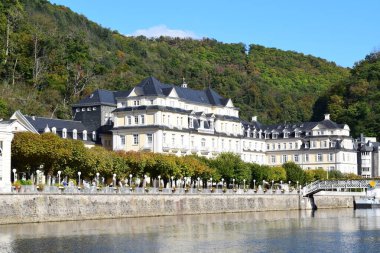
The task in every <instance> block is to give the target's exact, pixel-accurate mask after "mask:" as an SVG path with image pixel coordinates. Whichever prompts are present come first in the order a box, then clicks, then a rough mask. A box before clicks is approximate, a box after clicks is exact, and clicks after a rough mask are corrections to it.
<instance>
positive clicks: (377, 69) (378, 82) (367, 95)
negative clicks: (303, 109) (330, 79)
mask: <svg viewBox="0 0 380 253" xmlns="http://www.w3.org/2000/svg"><path fill="white" fill-rule="evenodd" d="M319 101H322V103H321V105H320V107H321V108H323V107H327V108H326V110H328V111H329V112H331V114H332V117H333V119H334V120H336V121H338V122H345V123H347V124H348V125H349V126H350V127H351V133H352V134H353V135H354V136H359V135H360V134H361V133H364V134H365V135H366V136H376V137H377V139H378V140H379V139H380V103H379V101H380V52H374V53H371V54H369V55H368V56H367V57H366V58H365V59H364V60H362V61H360V62H358V63H356V64H355V66H354V67H353V69H352V70H351V76H350V77H349V78H347V79H346V80H344V81H343V82H338V83H336V84H335V85H333V86H332V87H331V89H330V90H329V91H328V92H327V94H326V95H325V96H324V97H322V98H321V99H320V100H319ZM323 103H324V104H323ZM317 104H318V103H317Z"/></svg>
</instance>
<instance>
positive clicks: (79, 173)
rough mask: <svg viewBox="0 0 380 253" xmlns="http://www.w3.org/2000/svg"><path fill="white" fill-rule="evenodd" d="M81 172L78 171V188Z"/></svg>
mask: <svg viewBox="0 0 380 253" xmlns="http://www.w3.org/2000/svg"><path fill="white" fill-rule="evenodd" d="M81 174H82V172H80V171H78V189H80V175H81Z"/></svg>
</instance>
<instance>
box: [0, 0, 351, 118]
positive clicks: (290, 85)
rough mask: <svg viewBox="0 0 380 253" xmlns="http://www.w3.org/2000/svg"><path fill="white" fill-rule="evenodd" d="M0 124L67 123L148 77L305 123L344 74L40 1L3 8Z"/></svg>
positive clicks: (284, 54) (322, 64)
mask: <svg viewBox="0 0 380 253" xmlns="http://www.w3.org/2000/svg"><path fill="white" fill-rule="evenodd" d="M0 51H1V53H0V80H1V83H0V91H1V94H2V95H1V98H0V117H6V116H9V115H10V114H11V113H12V112H13V111H14V110H16V109H21V110H22V111H23V112H24V113H27V114H37V115H45V116H54V117H59V118H70V117H71V115H70V104H71V103H73V102H76V101H78V100H79V99H80V98H82V97H83V96H85V95H87V94H89V93H90V92H92V91H93V90H94V89H96V88H104V89H113V90H121V89H128V88H130V87H132V86H134V85H135V84H137V83H138V82H140V81H141V80H142V79H143V78H146V77H147V76H155V77H156V78H158V79H159V80H160V81H162V82H166V83H172V84H180V83H181V82H182V77H185V78H186V81H187V83H188V84H189V87H191V88H196V89H202V88H205V87H209V86H210V87H212V88H214V89H215V90H217V91H218V92H219V93H220V94H221V95H223V96H226V97H231V98H232V99H233V101H234V103H235V105H236V106H237V107H239V108H240V109H241V116H242V117H243V118H246V119H248V118H249V117H250V116H252V115H258V116H259V120H261V121H263V122H265V123H274V122H276V123H280V122H283V121H287V122H289V121H292V122H295V121H305V120H309V119H311V118H312V115H313V107H315V106H314V103H315V101H316V100H317V99H318V97H319V96H320V95H322V94H326V92H327V90H328V89H329V87H331V86H332V85H333V84H336V83H341V82H342V81H343V80H346V79H347V78H348V77H349V74H350V73H349V70H348V69H345V68H341V67H339V66H336V64H335V63H332V62H328V61H326V60H323V59H321V58H317V57H313V56H309V55H303V54H300V53H296V52H292V51H282V50H278V49H274V48H266V47H263V46H259V45H249V46H246V45H244V44H242V43H236V44H226V43H221V42H218V41H216V40H213V39H207V38H205V39H202V40H193V39H178V38H168V37H161V38H157V39H148V38H145V37H126V36H123V35H121V34H119V33H118V32H116V31H112V30H110V29H105V28H102V27H101V26H99V25H97V24H96V23H94V22H92V21H89V20H88V19H87V18H86V17H84V16H82V15H79V14H76V13H74V12H72V11H71V10H70V9H68V8H66V7H63V6H57V5H53V4H50V3H49V2H48V1H45V0H19V1H16V0H3V1H1V2H0Z"/></svg>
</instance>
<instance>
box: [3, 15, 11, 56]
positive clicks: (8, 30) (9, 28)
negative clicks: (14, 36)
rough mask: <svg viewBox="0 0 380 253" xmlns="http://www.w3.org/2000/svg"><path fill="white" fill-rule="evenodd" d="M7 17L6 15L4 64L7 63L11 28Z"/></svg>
mask: <svg viewBox="0 0 380 253" xmlns="http://www.w3.org/2000/svg"><path fill="white" fill-rule="evenodd" d="M10 22H11V21H10V20H9V17H7V34H6V42H5V59H4V64H7V61H8V55H9V33H10V30H11V24H10Z"/></svg>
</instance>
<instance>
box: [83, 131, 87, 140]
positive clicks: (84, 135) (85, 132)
mask: <svg viewBox="0 0 380 253" xmlns="http://www.w3.org/2000/svg"><path fill="white" fill-rule="evenodd" d="M83 140H84V141H87V131H86V130H83Z"/></svg>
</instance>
